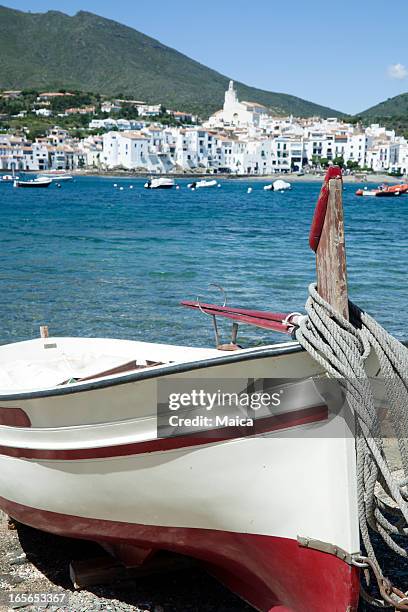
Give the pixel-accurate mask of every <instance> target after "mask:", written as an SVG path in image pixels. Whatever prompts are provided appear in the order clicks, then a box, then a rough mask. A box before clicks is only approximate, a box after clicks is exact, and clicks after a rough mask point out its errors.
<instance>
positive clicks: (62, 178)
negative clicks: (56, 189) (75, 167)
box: [43, 174, 74, 183]
mask: <svg viewBox="0 0 408 612" xmlns="http://www.w3.org/2000/svg"><path fill="white" fill-rule="evenodd" d="M43 178H46V179H50V180H51V181H58V183H60V182H61V181H72V180H73V179H74V177H73V176H71V175H70V174H54V175H44V176H43Z"/></svg>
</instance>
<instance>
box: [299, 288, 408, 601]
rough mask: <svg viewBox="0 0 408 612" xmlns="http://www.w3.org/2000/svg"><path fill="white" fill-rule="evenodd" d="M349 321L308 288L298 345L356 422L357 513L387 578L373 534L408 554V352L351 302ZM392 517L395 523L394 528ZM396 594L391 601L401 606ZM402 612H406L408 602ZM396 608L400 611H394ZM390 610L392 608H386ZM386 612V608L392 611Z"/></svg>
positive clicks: (370, 552) (375, 562)
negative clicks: (395, 459)
mask: <svg viewBox="0 0 408 612" xmlns="http://www.w3.org/2000/svg"><path fill="white" fill-rule="evenodd" d="M349 311H350V321H348V320H347V319H345V318H344V317H343V316H342V315H340V314H339V313H338V312H336V311H335V310H334V309H333V308H332V307H331V306H330V304H328V303H327V302H326V301H325V300H324V299H323V298H322V297H321V296H320V295H319V294H318V293H317V290H316V285H315V284H311V285H310V286H309V298H308V300H307V303H306V312H307V316H306V317H304V318H303V319H302V320H301V321H300V322H299V328H298V329H297V330H296V338H297V340H298V342H299V343H300V344H301V345H302V346H303V347H304V348H305V349H306V350H307V351H308V353H309V354H310V355H311V356H312V357H313V359H315V360H316V361H317V362H318V363H320V364H321V365H322V366H323V368H324V369H325V370H326V372H328V374H329V376H330V377H333V378H335V379H337V380H338V382H339V384H340V385H341V387H342V388H343V390H344V392H345V396H346V400H347V401H348V404H349V406H350V407H351V409H352V410H353V412H354V414H355V417H356V454H357V481H358V511H359V521H360V530H361V536H362V540H363V543H364V547H365V550H366V552H367V556H368V558H369V559H370V562H371V565H372V567H374V569H376V570H377V571H378V573H381V568H380V565H379V563H378V560H377V557H376V554H375V551H374V546H373V543H372V540H371V536H370V531H369V529H371V530H373V531H375V532H377V533H378V534H379V535H380V536H381V538H382V539H383V540H384V542H385V543H386V545H387V546H388V547H389V548H390V549H391V550H393V551H394V552H395V553H397V554H399V555H401V556H402V557H405V558H407V557H408V553H407V550H405V548H403V547H402V546H401V545H400V544H399V543H398V542H397V541H396V540H395V536H397V535H406V536H407V535H408V349H407V348H406V347H404V346H403V345H402V344H401V343H400V342H398V341H397V340H396V339H395V338H393V337H392V336H391V335H390V334H388V333H387V332H386V331H385V330H384V329H383V328H382V327H381V326H380V325H379V324H378V323H377V322H376V321H375V320H374V319H373V318H372V317H370V316H369V315H368V314H367V313H365V312H364V311H363V310H361V309H360V308H358V307H357V306H355V305H354V304H353V303H352V302H349ZM372 352H374V353H375V354H376V356H377V359H378V363H379V367H380V371H379V374H380V376H381V380H382V381H383V383H384V391H385V397H386V400H387V407H388V418H389V420H390V422H391V425H392V427H393V429H394V434H395V439H396V442H397V443H398V451H399V456H400V463H401V465H400V467H401V468H402V470H403V477H402V478H400V477H399V476H397V475H396V473H395V471H394V473H393V472H392V468H391V467H390V464H389V461H388V460H387V457H386V454H385V452H384V440H383V437H382V428H381V422H380V415H379V412H378V409H377V408H376V405H375V400H374V392H373V388H372V385H371V382H370V378H369V376H368V374H367V371H366V367H365V366H366V361H367V358H368V356H369V355H370V354H372ZM390 517H395V519H396V521H395V522H394V521H393V522H391V518H390ZM397 592H398V593H400V594H401V595H402V596H403V595H404V594H403V593H401V592H400V591H398V590H397V589H395V591H392V593H391V595H393V597H391V599H390V601H393V602H395V604H396V605H397V606H398V601H397V600H399V602H400V603H402V602H403V600H401V599H400V598H399V597H395V593H397ZM406 602H407V607H405V605H406V604H405V602H403V603H402V606H404V607H402V606H401V607H400V608H399V609H407V610H408V599H407V600H406ZM395 604H394V605H395ZM388 605H390V604H389V602H388ZM387 607H388V606H387Z"/></svg>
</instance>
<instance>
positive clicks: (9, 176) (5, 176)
mask: <svg viewBox="0 0 408 612" xmlns="http://www.w3.org/2000/svg"><path fill="white" fill-rule="evenodd" d="M19 178H20V177H19V176H16V173H15V172H14V168H13V174H3V176H2V177H1V181H2V182H4V183H12V182H13V181H15V180H18V179H19Z"/></svg>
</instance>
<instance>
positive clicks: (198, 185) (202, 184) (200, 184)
mask: <svg viewBox="0 0 408 612" xmlns="http://www.w3.org/2000/svg"><path fill="white" fill-rule="evenodd" d="M217 186H218V182H217V181H216V180H215V179H212V180H205V179H204V180H202V181H194V182H193V183H189V184H188V185H187V187H188V188H189V189H203V188H206V187H217Z"/></svg>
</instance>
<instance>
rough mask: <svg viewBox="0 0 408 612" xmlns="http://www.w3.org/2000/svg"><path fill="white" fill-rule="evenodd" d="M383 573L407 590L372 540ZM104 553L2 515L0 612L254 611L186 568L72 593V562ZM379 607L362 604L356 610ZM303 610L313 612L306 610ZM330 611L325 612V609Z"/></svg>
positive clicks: (393, 560) (404, 578)
mask: <svg viewBox="0 0 408 612" xmlns="http://www.w3.org/2000/svg"><path fill="white" fill-rule="evenodd" d="M373 539H374V541H376V542H377V546H378V550H379V551H380V554H379V559H380V560H381V563H382V565H383V566H384V567H385V568H386V572H385V574H386V575H387V576H388V577H389V578H390V579H391V580H392V581H393V583H394V584H395V585H396V586H398V587H400V588H402V590H406V589H408V563H405V562H404V560H402V559H400V558H399V557H397V556H396V555H394V554H393V553H392V552H390V551H389V550H388V549H387V548H386V547H385V546H384V545H382V544H381V542H380V541H379V539H378V537H377V538H376V536H375V535H374V536H373ZM101 554H103V551H102V549H101V548H100V547H99V546H98V545H97V544H93V543H90V542H84V541H80V540H71V539H68V538H61V537H58V536H54V535H51V534H47V533H43V532H41V531H37V530H35V529H31V528H29V527H26V526H24V525H20V524H17V525H16V528H15V529H8V525H7V517H6V516H5V515H4V514H2V513H1V511H0V612H10V611H14V610H17V609H19V610H20V609H21V610H22V611H23V612H39V611H40V610H46V612H104V611H112V612H131V611H132V612H254V611H253V608H251V607H250V606H248V605H247V604H245V603H244V602H242V601H241V600H240V599H238V598H237V597H235V596H234V595H233V594H232V593H230V592H229V591H228V590H227V589H225V588H224V587H223V586H222V585H220V584H219V583H218V582H217V581H216V580H214V579H213V578H212V577H211V576H209V575H208V574H207V573H206V572H205V571H204V570H202V569H200V568H191V569H187V570H186V569H184V570H182V571H178V572H173V573H169V574H162V575H155V576H151V577H149V578H143V579H140V580H134V579H133V580H126V581H125V580H123V581H121V582H117V583H115V584H110V585H105V586H100V587H90V589H89V590H81V591H75V589H74V588H73V586H72V583H71V581H70V578H69V571H68V567H69V563H70V561H72V560H80V559H90V558H94V557H98V556H101ZM44 592H53V593H66V594H67V595H68V596H69V602H68V603H67V604H66V605H65V604H64V605H63V606H56V605H52V604H48V606H46V607H38V606H31V605H25V606H23V605H22V604H21V603H20V604H19V603H14V604H13V605H10V603H8V602H9V599H8V597H9V595H10V594H13V593H44ZM375 610H376V611H378V608H375V607H373V606H370V605H368V604H366V603H365V602H361V603H360V607H359V612H374V611H375ZM305 612H312V611H310V610H305ZM328 612H329V611H328Z"/></svg>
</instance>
